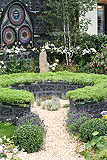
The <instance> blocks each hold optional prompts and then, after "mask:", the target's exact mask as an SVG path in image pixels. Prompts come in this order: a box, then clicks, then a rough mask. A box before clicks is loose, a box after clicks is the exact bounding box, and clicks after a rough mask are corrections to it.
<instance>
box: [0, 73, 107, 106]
mask: <svg viewBox="0 0 107 160" xmlns="http://www.w3.org/2000/svg"><path fill="white" fill-rule="evenodd" d="M36 81H37V82H46V81H52V82H58V81H63V82H68V83H71V84H79V85H84V86H85V87H84V88H81V89H76V90H74V91H68V92H67V94H66V96H67V98H69V99H72V100H73V101H88V100H91V101H96V102H97V101H101V100H107V75H98V74H87V73H72V72H68V71H63V72H62V71H60V72H47V73H15V74H10V75H0V101H3V102H9V103H13V102H14V103H26V102H30V103H32V102H33V101H34V95H33V94H32V93H30V92H28V91H22V90H12V89H9V88H8V87H9V86H11V85H18V84H23V83H24V84H30V83H34V82H36ZM89 85H90V86H89Z"/></svg>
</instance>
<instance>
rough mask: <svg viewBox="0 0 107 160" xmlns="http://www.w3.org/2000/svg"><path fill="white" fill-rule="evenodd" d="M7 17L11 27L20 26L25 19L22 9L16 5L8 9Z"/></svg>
mask: <svg viewBox="0 0 107 160" xmlns="http://www.w3.org/2000/svg"><path fill="white" fill-rule="evenodd" d="M8 15H9V20H10V22H11V23H12V24H13V25H21V24H22V23H23V21H24V19H25V13H24V9H23V8H22V7H21V6H20V5H18V4H14V5H13V6H12V7H10V9H9V14H8Z"/></svg>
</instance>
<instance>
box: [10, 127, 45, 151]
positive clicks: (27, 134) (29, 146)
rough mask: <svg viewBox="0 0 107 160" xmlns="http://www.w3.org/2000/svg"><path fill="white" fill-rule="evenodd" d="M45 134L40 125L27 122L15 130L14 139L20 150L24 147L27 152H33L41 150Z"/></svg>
mask: <svg viewBox="0 0 107 160" xmlns="http://www.w3.org/2000/svg"><path fill="white" fill-rule="evenodd" d="M44 136H45V134H44V132H43V131H41V128H40V127H39V126H38V125H31V124H26V125H21V126H20V127H18V128H17V129H16V130H15V132H14V136H13V141H14V144H15V145H16V146H18V148H19V150H21V149H23V148H24V149H25V151H26V152H28V153H32V152H35V151H39V150H40V148H41V146H42V145H43V142H44Z"/></svg>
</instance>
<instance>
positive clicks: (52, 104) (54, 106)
mask: <svg viewBox="0 0 107 160" xmlns="http://www.w3.org/2000/svg"><path fill="white" fill-rule="evenodd" d="M42 108H43V109H48V110H49V111H56V110H58V109H59V108H60V99H59V98H58V97H55V96H52V100H48V101H45V102H44V103H43V105H42Z"/></svg>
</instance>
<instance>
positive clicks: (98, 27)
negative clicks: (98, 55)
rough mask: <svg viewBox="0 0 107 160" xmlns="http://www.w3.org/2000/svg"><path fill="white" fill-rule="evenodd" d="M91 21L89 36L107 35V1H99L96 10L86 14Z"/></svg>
mask: <svg viewBox="0 0 107 160" xmlns="http://www.w3.org/2000/svg"><path fill="white" fill-rule="evenodd" d="M86 17H88V18H90V19H91V24H90V25H89V29H88V31H87V32H88V33H89V34H107V0H99V1H98V4H97V5H96V8H95V9H94V10H93V11H90V12H88V13H87V14H86Z"/></svg>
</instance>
